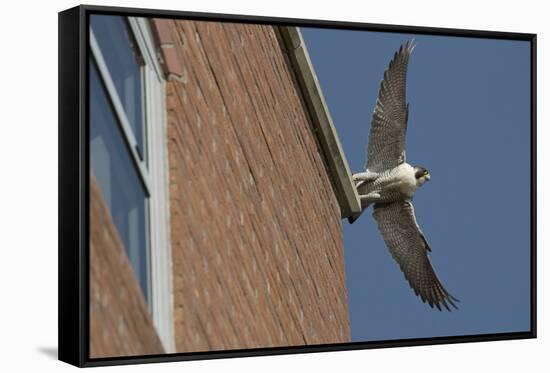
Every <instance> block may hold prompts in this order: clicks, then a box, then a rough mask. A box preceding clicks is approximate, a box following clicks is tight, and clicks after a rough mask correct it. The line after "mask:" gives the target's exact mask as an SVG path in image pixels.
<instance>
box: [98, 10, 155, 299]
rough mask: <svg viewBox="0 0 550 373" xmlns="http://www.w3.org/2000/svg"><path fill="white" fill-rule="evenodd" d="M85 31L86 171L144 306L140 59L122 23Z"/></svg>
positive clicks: (101, 20) (111, 19)
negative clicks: (89, 57)
mask: <svg viewBox="0 0 550 373" xmlns="http://www.w3.org/2000/svg"><path fill="white" fill-rule="evenodd" d="M90 25H91V29H92V30H91V31H92V32H91V34H92V39H95V43H92V46H95V48H94V47H92V48H93V49H92V50H93V52H94V57H95V62H94V61H90V67H89V69H90V166H91V169H92V172H93V173H94V175H95V176H96V179H97V181H98V184H99V186H100V188H101V192H102V194H103V198H104V200H105V203H106V204H107V207H109V210H110V212H111V217H112V218H113V221H114V223H115V225H116V228H117V230H118V233H119V236H120V238H121V240H122V242H123V244H124V248H125V249H126V252H127V253H128V258H129V259H130V263H131V264H132V268H133V269H134V273H135V275H136V277H137V279H138V282H139V285H140V287H141V290H142V291H143V295H144V296H145V299H146V300H147V301H148V300H149V263H148V262H149V260H148V259H149V258H148V256H149V255H148V253H149V250H148V246H149V242H148V235H147V232H148V230H149V229H148V226H149V224H148V216H147V199H148V198H147V197H148V196H149V195H150V191H149V188H147V183H146V180H147V179H148V175H147V173H146V172H145V171H144V170H145V165H144V161H143V156H142V154H143V149H144V145H145V142H146V139H145V137H144V132H145V131H144V130H143V127H144V126H143V121H144V118H143V112H144V110H143V100H142V99H141V97H142V95H143V85H142V83H141V82H142V78H141V76H142V66H143V63H142V62H141V60H142V58H141V57H140V56H139V54H138V52H137V50H136V47H135V43H133V42H132V41H131V40H132V38H131V36H130V30H129V28H128V25H127V21H126V20H125V18H123V17H118V16H104V15H102V16H95V15H92V16H91V19H90ZM117 109H118V110H117ZM140 149H141V151H140Z"/></svg>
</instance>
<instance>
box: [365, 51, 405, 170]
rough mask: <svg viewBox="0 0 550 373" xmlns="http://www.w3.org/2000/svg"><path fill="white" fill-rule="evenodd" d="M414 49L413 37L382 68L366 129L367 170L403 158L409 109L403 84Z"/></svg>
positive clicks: (385, 166) (387, 166)
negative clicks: (367, 129) (367, 128)
mask: <svg viewBox="0 0 550 373" xmlns="http://www.w3.org/2000/svg"><path fill="white" fill-rule="evenodd" d="M413 49H414V44H413V42H412V41H408V42H406V43H405V44H404V45H402V46H401V48H399V51H397V52H396V53H395V55H394V56H393V59H392V60H391V62H390V65H389V67H388V68H387V69H386V71H384V79H383V80H382V82H381V83H380V90H379V92H378V98H377V100H376V107H375V109H374V113H373V114H372V121H371V127H370V132H369V144H368V149H367V169H368V170H369V171H373V172H381V171H385V170H388V169H391V168H394V167H396V166H398V165H400V164H401V163H403V162H405V133H406V131H407V117H408V113H409V106H408V104H407V102H406V94H405V88H406V83H407V66H408V63H409V58H410V56H411V53H412V51H413Z"/></svg>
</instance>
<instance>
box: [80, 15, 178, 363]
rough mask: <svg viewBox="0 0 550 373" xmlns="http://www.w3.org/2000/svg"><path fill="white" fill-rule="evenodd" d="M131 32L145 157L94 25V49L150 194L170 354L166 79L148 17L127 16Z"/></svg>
mask: <svg viewBox="0 0 550 373" xmlns="http://www.w3.org/2000/svg"><path fill="white" fill-rule="evenodd" d="M127 20H128V24H129V26H130V30H131V32H132V33H133V36H134V39H135V41H136V43H137V45H138V48H139V50H140V52H141V55H142V57H143V59H144V66H143V73H142V79H143V87H144V94H143V96H144V97H143V98H142V101H143V103H144V107H143V109H144V110H143V111H144V129H145V133H146V135H145V137H144V139H145V142H144V146H145V147H146V154H147V157H144V159H143V160H142V159H141V158H140V156H139V154H138V152H137V150H136V149H137V147H136V145H137V141H136V138H135V136H134V133H133V131H132V128H131V126H130V123H129V121H128V118H127V116H126V113H125V110H124V107H123V106H122V103H121V100H120V98H119V96H118V92H117V91H116V88H115V86H114V83H113V80H112V78H111V76H110V74H109V71H108V69H107V65H106V63H105V60H104V58H103V55H102V53H101V49H100V47H99V45H98V43H97V40H96V38H95V35H94V33H93V30H92V29H91V28H90V50H91V55H92V57H93V58H94V59H95V62H96V65H97V67H98V70H99V73H100V77H101V78H102V80H103V82H104V83H105V86H106V89H107V94H108V99H110V101H111V103H112V104H113V107H114V109H115V115H116V117H117V119H118V120H119V123H120V124H121V128H122V132H123V136H124V137H125V138H126V140H127V141H128V143H129V144H130V145H131V146H130V147H129V148H130V149H129V150H130V153H131V157H132V159H133V161H134V164H135V165H136V167H137V169H138V174H139V175H140V177H141V180H142V181H143V183H144V185H145V188H146V190H147V191H148V193H149V196H148V202H149V203H148V209H147V210H146V211H147V213H148V215H149V216H148V219H147V220H148V224H149V226H148V227H149V229H148V233H147V234H146V237H147V239H148V240H149V247H148V258H147V259H148V263H149V271H148V273H149V275H148V279H147V283H148V290H147V291H148V298H149V309H150V312H151V315H152V319H153V323H154V325H155V328H156V330H157V333H158V335H159V337H160V340H161V342H162V344H163V347H164V350H165V352H167V353H173V352H176V351H175V337H174V314H173V309H174V307H173V290H172V289H173V285H172V249H171V245H170V207H169V194H168V188H169V184H168V177H169V176H168V149H167V141H168V140H167V139H168V137H167V124H166V122H167V120H166V105H165V86H166V81H165V80H164V75H163V73H162V67H161V65H160V63H159V61H158V59H157V57H156V56H157V52H156V46H155V42H154V38H153V34H152V30H151V27H150V25H149V21H148V20H147V19H145V18H136V17H127Z"/></svg>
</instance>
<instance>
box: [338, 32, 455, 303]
mask: <svg viewBox="0 0 550 373" xmlns="http://www.w3.org/2000/svg"><path fill="white" fill-rule="evenodd" d="M414 47H415V45H414V42H413V41H407V42H406V43H405V44H404V45H402V46H401V47H400V48H399V50H398V51H397V52H396V53H395V54H394V56H393V59H392V60H391V62H390V64H389V67H388V68H387V69H386V71H384V78H383V79H382V82H381V83H380V90H379V92H378V99H377V100H376V106H375V109H374V113H373V115H372V121H371V128H370V133H369V143H368V149H367V163H366V165H365V171H364V172H360V173H356V174H354V175H353V181H354V183H355V186H356V188H357V191H358V192H359V195H360V199H361V207H362V211H365V210H366V209H367V207H368V206H369V205H371V204H374V206H373V214H372V215H373V217H374V219H375V220H376V222H377V223H378V229H379V230H380V233H381V234H382V237H383V239H384V242H385V243H386V246H387V247H388V249H389V251H390V254H391V255H392V257H393V258H394V259H395V260H396V261H397V263H398V264H399V267H400V268H401V271H402V272H403V274H404V275H405V278H406V279H407V281H408V282H409V284H410V286H411V288H412V289H413V290H414V292H415V294H416V295H417V296H419V297H420V298H421V299H422V301H423V302H427V303H428V304H429V305H430V307H432V308H433V307H434V306H435V307H437V308H438V309H439V310H440V311H441V306H443V307H445V308H446V309H447V310H449V311H450V310H451V309H450V308H449V306H453V307H454V308H458V307H457V306H456V304H455V302H458V299H456V298H454V297H453V296H452V295H451V294H449V292H448V291H447V290H446V289H445V288H444V287H443V285H442V284H441V281H440V280H439V279H438V277H437V275H436V274H435V271H434V269H433V267H432V265H431V262H430V259H429V257H428V252H429V251H431V249H430V245H429V244H428V241H427V240H426V237H425V236H424V233H422V231H421V230H420V227H419V226H418V223H417V222H416V216H415V214H414V207H413V204H412V197H413V194H414V192H415V191H416V189H417V188H419V187H420V186H422V185H423V184H424V183H425V182H427V181H428V180H430V173H429V172H428V170H427V169H425V168H424V167H421V166H411V165H410V164H408V163H407V162H406V157H405V133H406V130H407V121H408V117H409V104H408V103H407V102H406V95H405V87H406V80H407V65H408V62H409V58H410V56H411V53H412V51H413V49H414ZM358 217H359V216H358V215H357V216H354V217H351V218H349V222H350V223H352V224H353V222H354V221H355V220H357V218H358Z"/></svg>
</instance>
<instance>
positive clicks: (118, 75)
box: [90, 15, 145, 157]
mask: <svg viewBox="0 0 550 373" xmlns="http://www.w3.org/2000/svg"><path fill="white" fill-rule="evenodd" d="M90 25H91V27H92V30H93V32H94V35H95V37H96V40H97V43H98V44H99V48H100V49H101V54H102V55H103V59H104V60H105V63H106V64H107V68H108V69H109V73H110V74H111V78H112V79H113V82H114V85H115V87H116V90H117V93H118V95H119V98H120V100H121V101H122V106H123V107H124V110H125V112H126V116H127V117H128V120H129V121H130V126H131V127H132V130H133V132H134V135H135V137H136V141H137V145H138V148H139V152H140V154H141V155H142V156H143V157H145V147H144V137H145V129H144V125H143V110H142V75H141V71H142V65H143V60H142V57H141V55H140V54H139V52H138V49H137V45H136V44H135V41H134V39H133V37H132V36H131V33H130V31H129V28H128V24H127V21H126V19H125V18H124V17H120V16H108V15H91V16H90Z"/></svg>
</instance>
